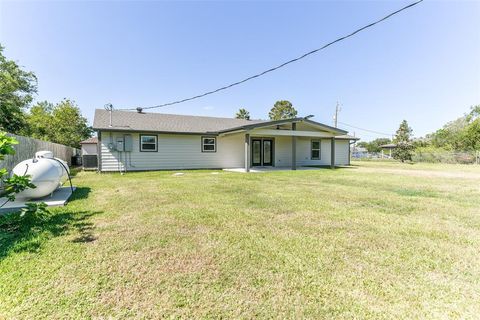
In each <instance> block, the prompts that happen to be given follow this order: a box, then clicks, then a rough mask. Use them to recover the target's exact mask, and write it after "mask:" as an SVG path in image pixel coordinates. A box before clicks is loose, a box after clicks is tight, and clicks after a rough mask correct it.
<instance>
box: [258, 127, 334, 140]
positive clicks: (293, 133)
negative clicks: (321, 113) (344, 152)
mask: <svg viewBox="0 0 480 320" xmlns="http://www.w3.org/2000/svg"><path fill="white" fill-rule="evenodd" d="M249 133H250V135H251V136H287V137H319V138H332V137H334V136H335V135H334V134H333V133H330V132H322V131H300V130H276V129H255V130H252V131H250V132H249Z"/></svg>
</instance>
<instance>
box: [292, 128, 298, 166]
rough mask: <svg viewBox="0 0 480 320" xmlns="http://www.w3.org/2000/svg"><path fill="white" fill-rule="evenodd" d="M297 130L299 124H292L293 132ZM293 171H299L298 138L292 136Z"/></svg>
mask: <svg viewBox="0 0 480 320" xmlns="http://www.w3.org/2000/svg"><path fill="white" fill-rule="evenodd" d="M295 130H297V124H296V123H295V122H294V123H292V131H295ZM292 170H297V137H296V136H293V135H292Z"/></svg>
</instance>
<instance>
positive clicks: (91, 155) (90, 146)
mask: <svg viewBox="0 0 480 320" xmlns="http://www.w3.org/2000/svg"><path fill="white" fill-rule="evenodd" d="M80 145H81V148H82V165H83V168H84V169H97V168H98V138H97V137H92V138H89V139H87V140H83V141H82V142H80Z"/></svg>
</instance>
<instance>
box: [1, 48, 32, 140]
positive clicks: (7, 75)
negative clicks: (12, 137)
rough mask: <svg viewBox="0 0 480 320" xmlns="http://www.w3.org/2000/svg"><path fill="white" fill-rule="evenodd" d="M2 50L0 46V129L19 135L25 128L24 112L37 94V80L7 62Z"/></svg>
mask: <svg viewBox="0 0 480 320" xmlns="http://www.w3.org/2000/svg"><path fill="white" fill-rule="evenodd" d="M3 49H4V48H3V47H2V46H1V45H0V129H2V130H6V131H8V132H11V133H20V132H21V131H22V129H23V128H24V127H25V114H24V110H25V109H26V108H27V106H28V105H29V104H30V103H31V102H32V100H33V94H35V93H36V92H37V78H36V76H35V74H34V73H33V72H27V71H24V70H22V69H21V68H20V67H19V66H18V65H17V63H15V61H12V60H7V58H6V57H5V56H4V55H3Z"/></svg>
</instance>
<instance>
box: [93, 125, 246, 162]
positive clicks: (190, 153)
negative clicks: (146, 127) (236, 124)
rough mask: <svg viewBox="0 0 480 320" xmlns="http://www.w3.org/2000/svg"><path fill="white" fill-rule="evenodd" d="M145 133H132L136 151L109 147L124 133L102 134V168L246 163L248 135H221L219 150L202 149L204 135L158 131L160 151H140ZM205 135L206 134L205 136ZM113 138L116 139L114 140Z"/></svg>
mask: <svg viewBox="0 0 480 320" xmlns="http://www.w3.org/2000/svg"><path fill="white" fill-rule="evenodd" d="M140 134H141V133H132V138H133V151H132V152H117V151H110V150H108V143H109V142H110V141H115V138H116V137H120V136H123V133H115V132H112V133H109V132H108V133H107V132H104V133H103V134H102V141H101V150H102V171H119V170H120V169H121V170H124V169H125V168H126V169H127V171H134V170H163V169H208V168H211V169H214V168H238V167H243V166H244V136H243V135H240V134H237V135H230V136H226V137H216V138H217V151H216V152H202V148H201V147H202V145H201V137H202V135H180V134H158V135H157V136H158V152H140V141H139V139H140V138H139V137H140ZM203 136H205V135H203ZM110 139H112V140H110Z"/></svg>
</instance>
